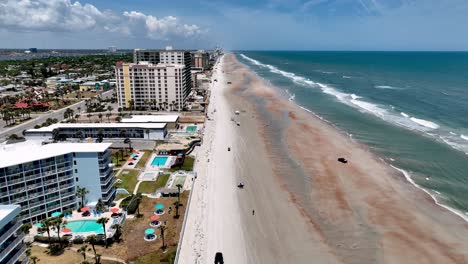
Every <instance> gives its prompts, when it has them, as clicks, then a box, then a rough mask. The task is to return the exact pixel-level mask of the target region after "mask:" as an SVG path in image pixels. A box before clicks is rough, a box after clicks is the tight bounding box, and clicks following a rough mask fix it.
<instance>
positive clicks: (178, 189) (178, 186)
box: [176, 183, 182, 204]
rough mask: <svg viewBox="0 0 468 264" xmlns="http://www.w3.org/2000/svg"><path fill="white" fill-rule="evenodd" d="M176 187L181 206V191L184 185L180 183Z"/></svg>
mask: <svg viewBox="0 0 468 264" xmlns="http://www.w3.org/2000/svg"><path fill="white" fill-rule="evenodd" d="M176 187H177V202H179V204H180V189H182V184H180V183H179V184H177V185H176Z"/></svg>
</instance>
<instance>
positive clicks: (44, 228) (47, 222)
mask: <svg viewBox="0 0 468 264" xmlns="http://www.w3.org/2000/svg"><path fill="white" fill-rule="evenodd" d="M41 224H42V227H41V228H40V231H46V232H47V238H48V242H49V244H50V228H51V227H52V225H53V223H52V219H50V218H46V219H44V220H42V222H41Z"/></svg>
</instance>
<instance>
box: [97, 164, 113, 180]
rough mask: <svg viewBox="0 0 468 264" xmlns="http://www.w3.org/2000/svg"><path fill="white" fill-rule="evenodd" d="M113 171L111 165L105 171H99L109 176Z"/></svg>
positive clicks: (103, 175) (102, 175) (101, 174)
mask: <svg viewBox="0 0 468 264" xmlns="http://www.w3.org/2000/svg"><path fill="white" fill-rule="evenodd" d="M110 172H112V168H111V167H110V166H109V167H108V168H107V169H106V170H105V171H103V172H99V175H100V176H101V178H102V177H107V176H109V173H110Z"/></svg>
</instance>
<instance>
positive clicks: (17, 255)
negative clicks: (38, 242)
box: [5, 244, 28, 264]
mask: <svg viewBox="0 0 468 264" xmlns="http://www.w3.org/2000/svg"><path fill="white" fill-rule="evenodd" d="M27 249H28V247H27V246H26V244H25V245H22V246H21V248H20V249H19V250H18V251H17V252H16V253H15V255H13V257H11V258H10V260H8V262H7V263H5V264H13V263H17V262H18V260H19V259H20V258H21V256H22V255H23V254H25V253H26V250H27ZM23 263H28V258H27V257H25V258H24V260H23V261H21V264H23Z"/></svg>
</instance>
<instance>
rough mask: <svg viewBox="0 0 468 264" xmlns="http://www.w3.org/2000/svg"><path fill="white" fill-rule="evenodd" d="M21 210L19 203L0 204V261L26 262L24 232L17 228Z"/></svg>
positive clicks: (19, 222) (4, 262)
mask: <svg viewBox="0 0 468 264" xmlns="http://www.w3.org/2000/svg"><path fill="white" fill-rule="evenodd" d="M20 212H21V207H20V206H19V205H0V263H1V264H20V263H21V264H23V263H28V259H27V258H26V256H25V255H24V253H25V252H26V249H27V248H26V244H24V243H23V238H24V234H23V233H22V232H21V231H20V230H19V229H20V227H21V226H22V224H23V223H22V222H21V220H20V219H18V215H19V214H20Z"/></svg>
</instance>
